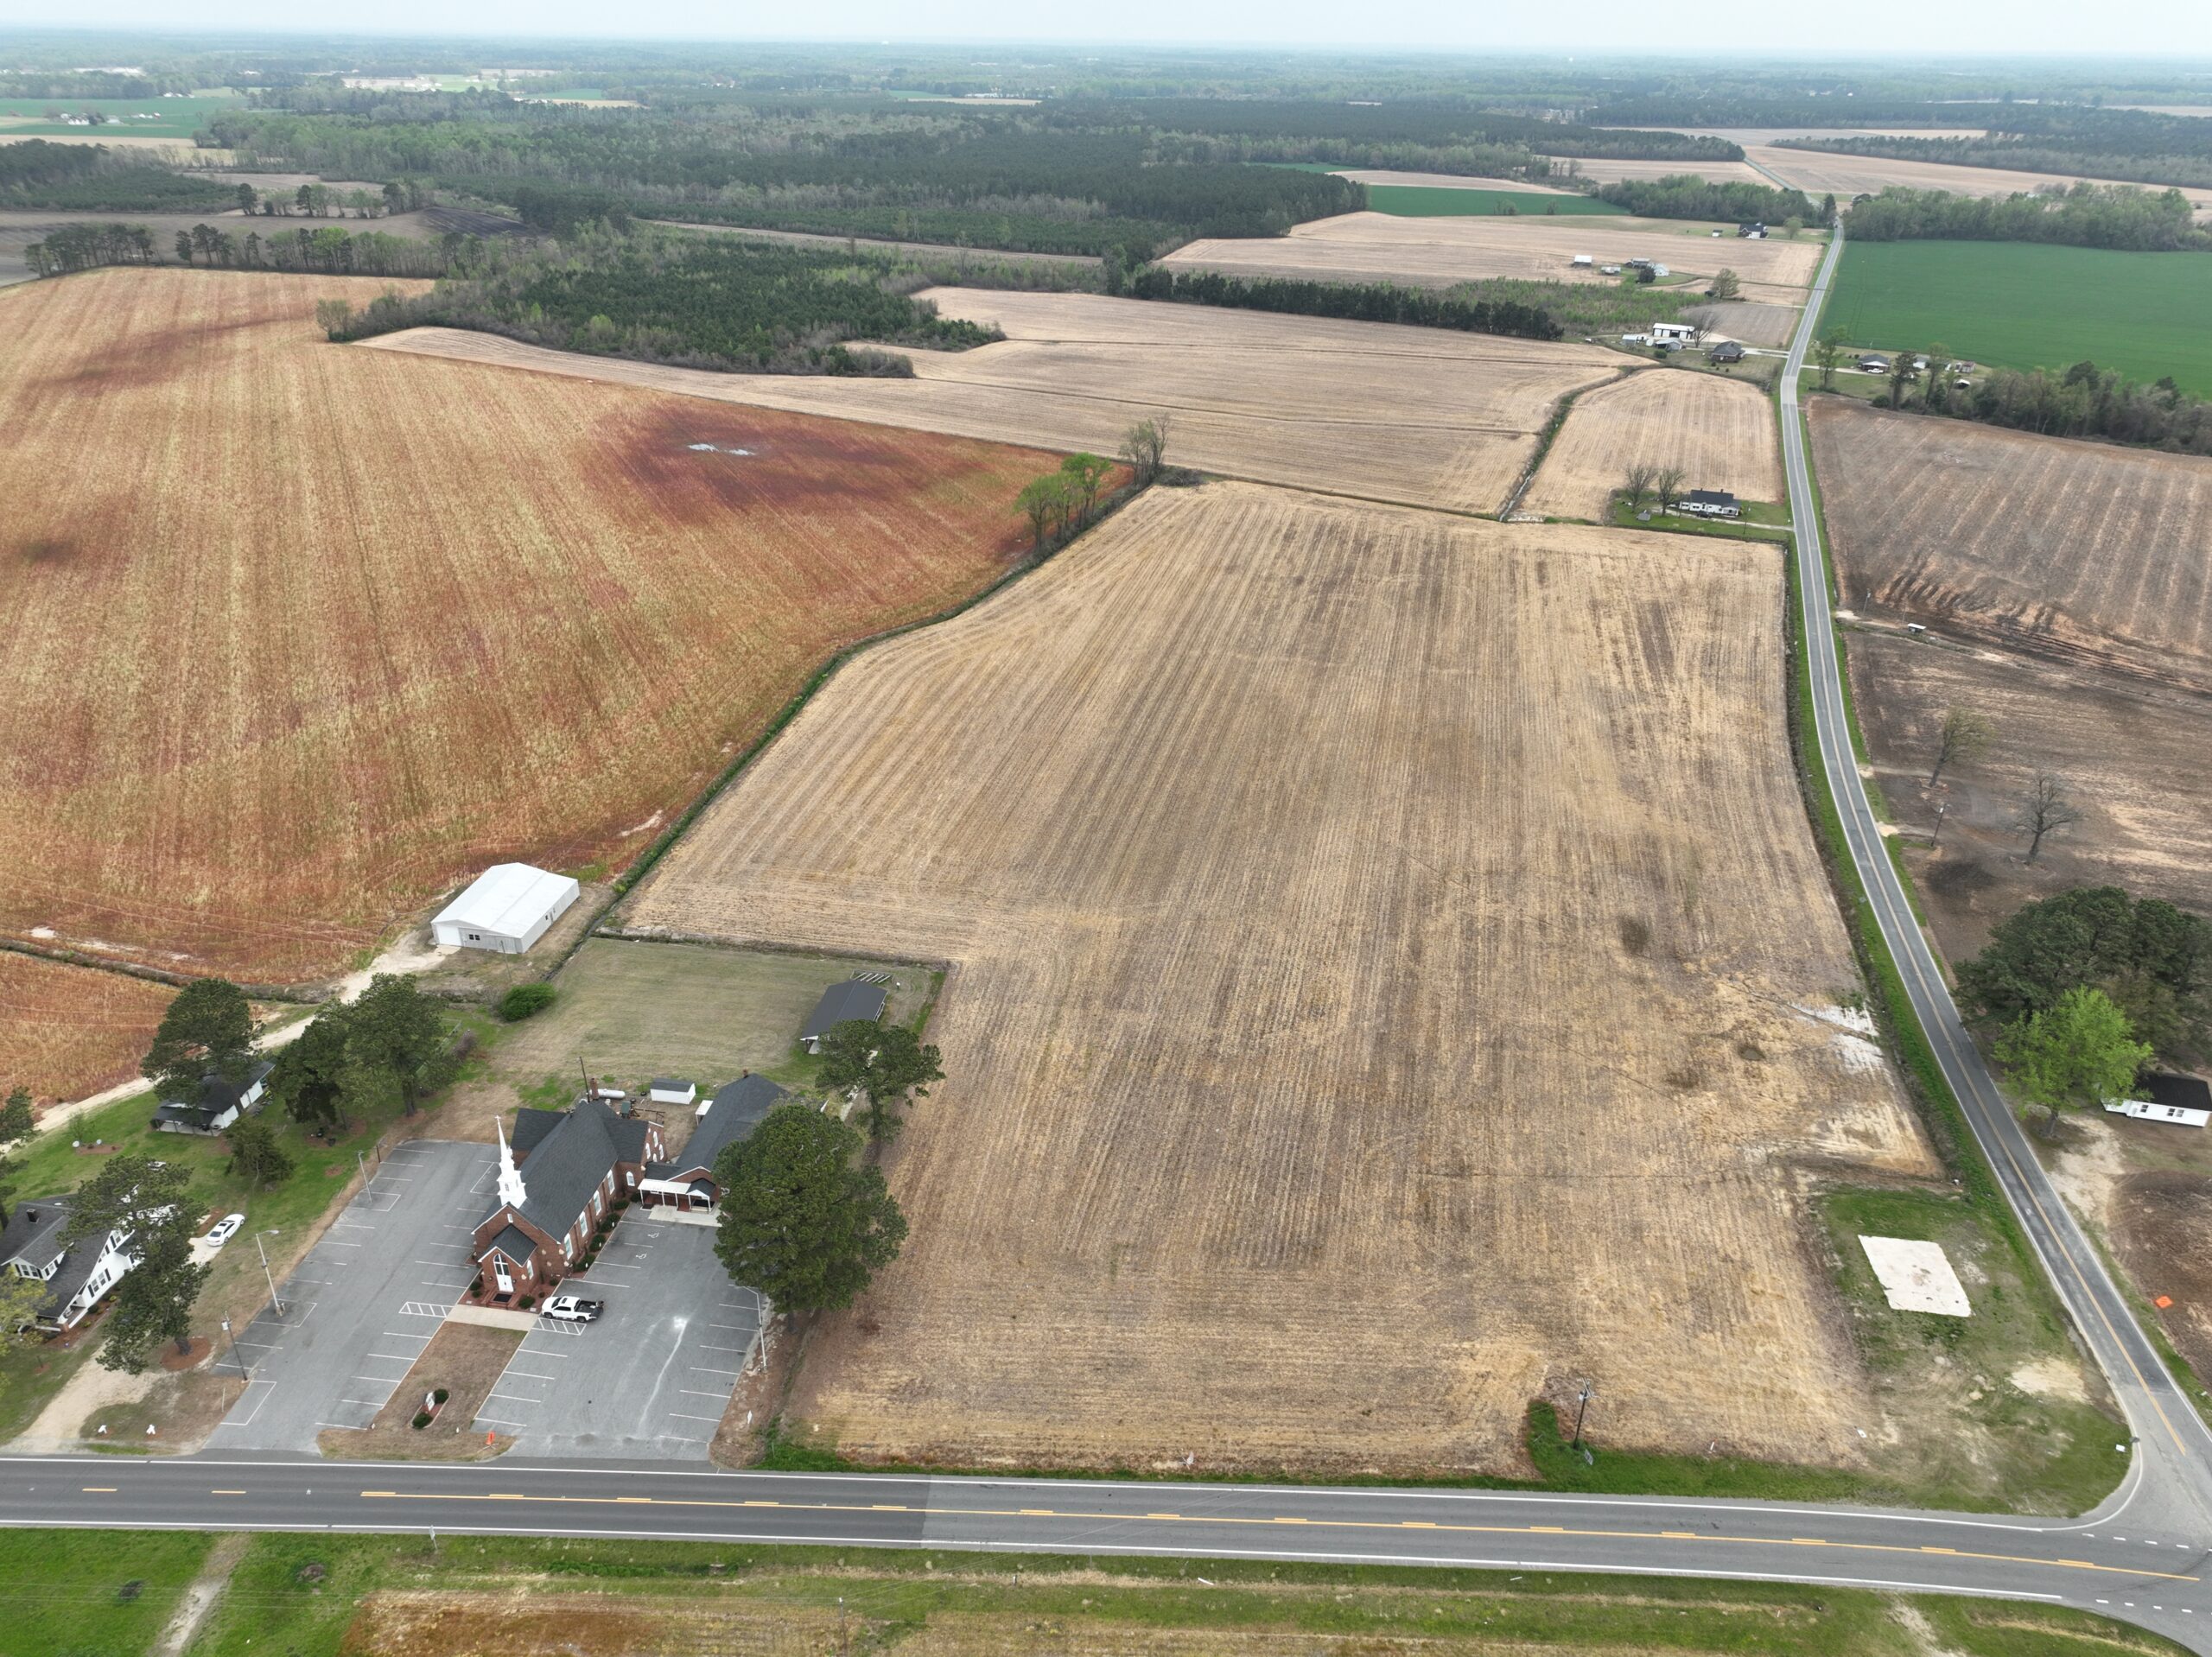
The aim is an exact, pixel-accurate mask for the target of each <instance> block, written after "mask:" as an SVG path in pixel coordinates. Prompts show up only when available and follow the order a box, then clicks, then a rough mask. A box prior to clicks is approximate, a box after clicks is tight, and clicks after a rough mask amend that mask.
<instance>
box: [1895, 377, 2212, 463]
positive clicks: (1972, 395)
mask: <svg viewBox="0 0 2212 1657" xmlns="http://www.w3.org/2000/svg"><path fill="white" fill-rule="evenodd" d="M1897 406H1901V407H1903V408H1904V409H1910V410H1912V411H1914V412H1916V413H1920V414H1935V415H1949V416H1953V417H1955V418H1957V419H1961V420H1979V421H1982V422H1986V423H1987V424H1989V425H1993V426H2007V427H2010V428H2012V429H2013V430H2015V431H2031V432H2038V433H2041V434H2042V435H2045V436H2049V437H2101V438H2104V439H2106V440H2107V441H2111V442H2115V443H2134V444H2140V445H2142V446H2144V447H2145V448H2162V449H2169V450H2173V451H2175V452H2177V453H2180V454H2208V455H2212V403H2209V402H2206V401H2205V400H2204V399H2202V398H2201V397H2192V396H2191V395H2190V393H2188V392H2186V391H2184V390H2182V389H2181V388H2180V387H2179V386H2177V385H2176V384H2174V382H2173V379H2172V378H2171V376H2169V377H2168V378H2164V379H2161V380H2159V381H2158V383H2157V384H2155V385H2145V384H2143V383H2142V382H2141V381H2139V380H2131V379H2129V378H2126V376H2125V375H2122V374H2120V373H2117V372H2115V371H2113V370H2111V369H2107V368H2099V367H2098V366H2097V365H2095V364H2094V363H2091V362H2079V363H2075V365H2073V366H2072V367H2071V368H2069V369H2066V370H2065V371H2063V372H2059V373H2052V372H2050V371H2046V370H2044V369H2039V368H2038V369H2029V370H2024V371H2023V370H2019V369H2011V368H1993V369H1989V370H1986V371H1984V372H1983V374H1982V376H1981V378H1980V379H1978V380H1976V381H1975V383H1974V386H1973V389H1972V390H1967V391H1961V390H1956V389H1955V388H1954V387H1951V386H1948V385H1947V384H1945V383H1944V380H1943V377H1942V375H1941V374H1937V375H1935V376H1933V377H1931V378H1929V381H1928V383H1927V384H1926V386H1925V387H1924V388H1923V390H1921V392H1920V393H1919V394H1918V395H1917V396H1913V397H1905V398H1904V399H1903V401H1902V402H1901V403H1899V404H1898V405H1897Z"/></svg>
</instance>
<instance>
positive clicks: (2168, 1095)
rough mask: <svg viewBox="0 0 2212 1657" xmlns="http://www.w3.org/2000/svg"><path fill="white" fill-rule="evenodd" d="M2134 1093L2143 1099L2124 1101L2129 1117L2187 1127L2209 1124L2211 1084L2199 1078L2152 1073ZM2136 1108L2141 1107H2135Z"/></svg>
mask: <svg viewBox="0 0 2212 1657" xmlns="http://www.w3.org/2000/svg"><path fill="white" fill-rule="evenodd" d="M2135 1091H2136V1092H2137V1093H2139V1094H2141V1095H2144V1096H2143V1097H2142V1098H2141V1099H2140V1100H2129V1101H2126V1106H2125V1107H2123V1108H2125V1109H2126V1114H2128V1115H2130V1116H2141V1117H2145V1118H2147V1119H2148V1120H2150V1121H2158V1122H2178V1123H2180V1124H2181V1125H2183V1127H2205V1126H2207V1125H2208V1124H2212V1082H2206V1081H2205V1080H2204V1078H2203V1077H2202V1076H2174V1075H2169V1074H2167V1073H2165V1072H2163V1071H2158V1070H2153V1071H2152V1072H2151V1073H2150V1074H2149V1075H2147V1076H2143V1077H2141V1078H2140V1079H2139V1081H2138V1082H2137V1083H2136V1088H2135ZM2138 1106H2139V1107H2140V1108H2134V1107H2138Z"/></svg>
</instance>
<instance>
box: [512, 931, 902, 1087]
mask: <svg viewBox="0 0 2212 1657" xmlns="http://www.w3.org/2000/svg"><path fill="white" fill-rule="evenodd" d="M866 972H880V973H887V974H889V975H890V976H891V980H892V982H891V984H890V985H889V986H887V987H888V988H890V989H891V992H892V994H891V1003H890V1006H889V1009H888V1013H887V1016H888V1017H889V1018H891V1019H894V1020H901V1019H908V1018H911V1017H912V1016H913V1014H914V1013H916V1012H917V1011H918V1010H919V1008H920V1007H921V1006H922V1005H923V1003H924V1001H925V1000H926V999H927V998H928V995H929V993H930V989H931V974H930V973H929V971H928V970H927V969H926V968H919V967H915V966H912V965H901V964H899V962H889V961H886V962H855V961H848V960H843V959H840V958H836V957H832V956H829V955H804V954H799V953H796V952H785V951H782V950H768V949H724V948H721V947H720V946H718V945H714V944H704V943H639V942H632V941H626V940H623V939H619V938H607V937H595V938H593V939H591V940H590V941H588V943H585V944H584V946H583V947H582V949H578V950H577V951H576V953H575V955H573V956H572V957H571V958H570V959H569V962H568V964H567V965H566V966H564V967H563V968H562V969H561V971H560V973H559V974H558V975H556V977H555V978H554V979H553V980H552V983H553V986H554V987H555V988H556V990H557V991H558V992H559V993H560V999H559V1000H557V1001H556V1002H555V1003H554V1004H553V1006H550V1008H548V1009H547V1010H546V1011H545V1012H543V1013H539V1014H538V1015H537V1017H535V1018H533V1019H529V1020H527V1021H526V1022H524V1023H522V1024H518V1025H511V1026H507V1027H505V1028H504V1029H502V1030H500V1031H499V1032H498V1033H497V1035H496V1038H495V1039H493V1041H492V1042H491V1043H490V1044H488V1045H487V1048H486V1052H485V1058H484V1067H483V1072H482V1074H483V1076H484V1079H485V1080H486V1081H490V1082H500V1083H505V1085H506V1086H508V1087H510V1088H512V1089H515V1091H516V1092H518V1094H522V1095H526V1096H528V1097H529V1098H530V1100H531V1102H532V1103H535V1104H540V1105H545V1104H565V1103H567V1102H568V1101H569V1099H570V1098H571V1097H572V1096H573V1095H575V1091H576V1089H578V1088H579V1087H580V1086H581V1085H582V1076H581V1073H580V1071H579V1070H578V1063H577V1062H578V1061H579V1060H580V1059H581V1060H582V1062H583V1063H584V1064H585V1065H587V1066H588V1067H589V1069H590V1070H591V1073H592V1074H593V1075H594V1076H601V1077H605V1078H607V1079H609V1080H612V1081H615V1082H622V1083H624V1084H626V1085H628V1086H632V1087H636V1086H639V1085H642V1084H643V1083H645V1082H650V1081H651V1080H652V1078H653V1077H654V1076H683V1077H685V1078H687V1079H689V1080H690V1081H694V1082H697V1083H698V1084H699V1086H700V1088H701V1089H702V1091H705V1090H707V1089H712V1088H715V1087H718V1086H720V1085H721V1083H723V1082H728V1081H732V1080H734V1079H735V1078H736V1076H738V1075H739V1073H740V1072H741V1071H745V1070H757V1071H760V1072H762V1073H764V1074H766V1075H768V1076H773V1077H774V1078H775V1079H776V1080H778V1081H779V1082H785V1083H793V1082H798V1083H804V1082H810V1081H811V1080H812V1078H813V1073H814V1069H815V1063H816V1062H815V1061H814V1060H813V1059H812V1058H810V1057H808V1056H807V1055H806V1054H804V1053H802V1052H801V1051H799V1050H798V1032H799V1026H800V1025H802V1024H803V1023H804V1022H805V1019H806V1015H807V1014H808V1013H811V1012H812V1011H813V1010H814V1004H815V1002H816V1001H817V1000H820V999H821V996H822V992H823V990H825V989H827V988H828V987H829V986H830V985H832V984H834V983H837V982H839V981H842V980H843V979H847V978H850V977H852V976H853V975H855V974H856V973H866ZM541 1094H542V1095H547V1096H546V1097H543V1098H541V1097H538V1096H537V1095H541Z"/></svg>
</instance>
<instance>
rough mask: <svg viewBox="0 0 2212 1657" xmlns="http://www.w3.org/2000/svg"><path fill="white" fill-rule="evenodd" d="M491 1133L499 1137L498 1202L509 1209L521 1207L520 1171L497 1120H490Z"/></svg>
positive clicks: (504, 1132)
mask: <svg viewBox="0 0 2212 1657" xmlns="http://www.w3.org/2000/svg"><path fill="white" fill-rule="evenodd" d="M492 1127H493V1132H495V1133H498V1134H499V1201H500V1202H502V1203H505V1204H506V1205H507V1206H508V1207H509V1208H517V1209H518V1208H520V1207H521V1206H522V1205H523V1198H524V1191H523V1188H522V1170H521V1169H519V1168H518V1167H516V1166H515V1153H514V1152H513V1151H512V1149H511V1148H510V1147H509V1146H508V1144H507V1131H506V1129H505V1127H502V1126H501V1124H500V1122H499V1118H498V1117H496V1116H495V1117H493V1119H492Z"/></svg>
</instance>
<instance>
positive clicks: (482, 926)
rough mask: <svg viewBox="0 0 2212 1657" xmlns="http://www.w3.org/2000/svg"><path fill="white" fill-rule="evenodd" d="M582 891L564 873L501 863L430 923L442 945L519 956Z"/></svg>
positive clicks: (475, 882) (478, 877) (488, 870)
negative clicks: (488, 950) (489, 950)
mask: <svg viewBox="0 0 2212 1657" xmlns="http://www.w3.org/2000/svg"><path fill="white" fill-rule="evenodd" d="M581 891H582V887H580V886H577V884H576V883H575V880H573V879H570V878H569V876H567V875H565V874H552V873H548V872H547V871H545V870H543V869H534V868H532V867H531V866H530V865H529V864H527V863H499V864H494V865H493V867H490V868H488V869H486V870H485V871H484V873H481V874H480V875H478V876H477V877H476V879H474V880H473V881H472V882H470V883H469V887H468V890H467V891H466V892H462V893H461V896H460V897H458V898H454V900H453V901H452V902H451V903H449V904H448V905H446V906H445V907H444V908H443V909H442V910H440V911H438V914H437V918H436V919H435V920H433V921H432V922H431V923H430V930H431V931H432V932H433V933H434V934H435V936H436V938H437V941H438V942H439V943H443V944H449V945H454V946H457V947H459V948H461V949H491V950H493V951H495V952H497V953H498V954H500V955H520V954H522V953H523V952H524V950H526V949H529V948H530V946H531V944H533V943H537V940H538V939H540V938H542V937H543V936H545V929H546V928H547V927H549V926H550V925H552V924H553V923H554V922H555V921H556V920H558V919H560V917H562V915H563V914H564V913H565V912H566V911H567V910H568V908H569V905H571V904H573V903H575V901H576V896H577V894H578V893H579V892H581Z"/></svg>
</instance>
